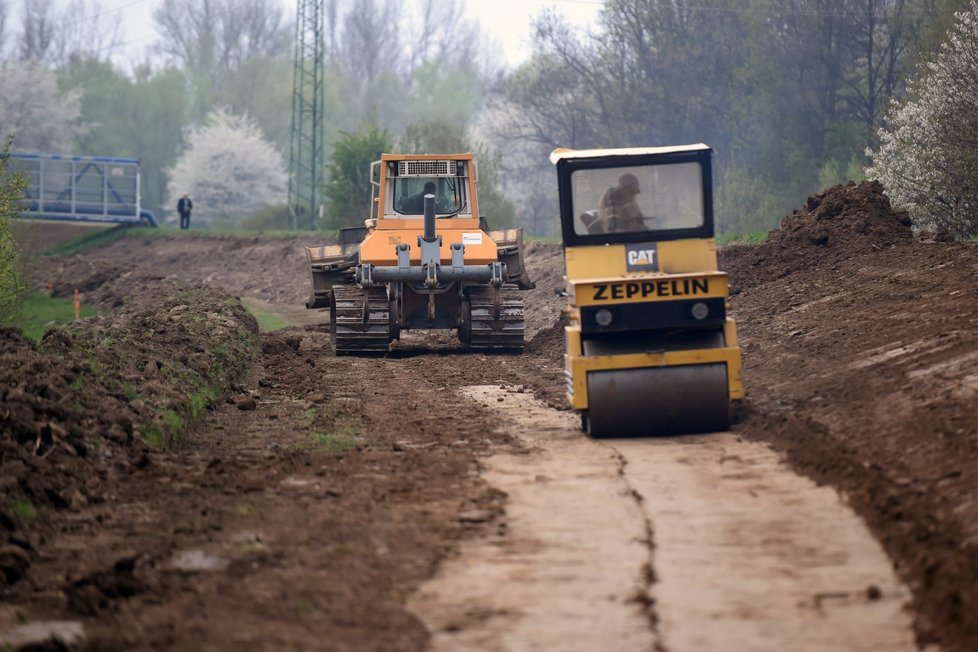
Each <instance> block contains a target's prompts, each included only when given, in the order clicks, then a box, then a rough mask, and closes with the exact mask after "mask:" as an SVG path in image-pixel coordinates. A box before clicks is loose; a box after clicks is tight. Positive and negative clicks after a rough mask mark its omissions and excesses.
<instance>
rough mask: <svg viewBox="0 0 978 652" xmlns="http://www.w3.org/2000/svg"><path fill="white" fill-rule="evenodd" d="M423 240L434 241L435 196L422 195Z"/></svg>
mask: <svg viewBox="0 0 978 652" xmlns="http://www.w3.org/2000/svg"><path fill="white" fill-rule="evenodd" d="M424 241H425V242H434V241H435V196H434V195H425V196H424Z"/></svg>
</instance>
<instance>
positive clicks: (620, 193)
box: [551, 145, 714, 246]
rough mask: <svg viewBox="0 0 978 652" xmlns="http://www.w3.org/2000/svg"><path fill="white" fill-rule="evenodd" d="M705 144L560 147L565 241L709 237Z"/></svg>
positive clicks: (576, 243) (556, 158) (709, 192)
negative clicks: (581, 148) (603, 148)
mask: <svg viewBox="0 0 978 652" xmlns="http://www.w3.org/2000/svg"><path fill="white" fill-rule="evenodd" d="M711 155H712V150H711V149H710V148H709V147H708V146H706V145H686V146H682V147H659V148H641V149H639V148H635V149H618V150H578V151H570V150H557V151H555V152H554V153H553V155H552V156H551V159H552V160H553V162H554V163H555V164H556V165H557V176H558V188H559V193H560V210H561V229H562V231H563V239H564V243H565V245H568V246H587V245H601V244H611V243H628V242H646V241H656V242H659V241H668V240H687V239H706V238H712V237H713V233H714V225H713V192H712V180H711V179H712V177H711Z"/></svg>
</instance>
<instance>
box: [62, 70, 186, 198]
mask: <svg viewBox="0 0 978 652" xmlns="http://www.w3.org/2000/svg"><path fill="white" fill-rule="evenodd" d="M61 87H62V89H64V90H66V91H68V92H71V93H80V92H81V91H82V90H84V95H83V96H82V101H81V115H82V119H83V120H84V121H85V122H86V123H89V124H90V125H91V128H90V130H89V131H88V132H86V133H85V134H83V135H82V136H80V137H79V138H77V139H76V144H75V147H74V150H75V151H76V152H77V153H79V154H83V155H89V156H128V157H133V158H138V159H139V161H140V170H141V174H142V183H141V190H142V199H143V206H144V207H145V208H148V209H149V210H151V211H153V212H154V213H156V214H157V216H159V215H160V213H161V211H162V210H163V209H164V206H163V201H164V197H165V194H166V184H167V177H166V173H165V170H166V169H167V168H169V167H172V166H173V164H174V163H175V162H176V160H177V155H178V154H179V152H180V151H181V143H182V142H183V132H184V128H185V126H186V122H187V107H186V94H185V90H184V89H185V86H184V78H183V75H182V73H181V72H180V71H178V70H176V69H175V68H165V69H162V70H158V71H152V70H151V69H149V68H146V67H142V68H138V69H137V70H136V72H135V75H134V77H129V76H127V75H125V74H123V73H122V71H120V70H119V69H118V68H116V67H115V66H113V65H112V64H111V63H108V62H103V61H97V60H92V59H77V58H76V59H75V60H73V61H72V62H71V63H70V64H69V65H68V66H66V67H65V69H64V70H62V72H61Z"/></svg>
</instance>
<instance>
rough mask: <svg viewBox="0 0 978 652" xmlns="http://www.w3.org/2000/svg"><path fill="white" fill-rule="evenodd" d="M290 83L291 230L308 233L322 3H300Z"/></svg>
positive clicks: (316, 191) (319, 99) (316, 198)
mask: <svg viewBox="0 0 978 652" xmlns="http://www.w3.org/2000/svg"><path fill="white" fill-rule="evenodd" d="M296 4H297V5H298V7H297V10H298V11H297V16H296V21H295V57H294V62H295V63H294V65H295V70H294V73H293V81H292V142H291V147H290V153H289V215H290V217H291V220H292V228H294V229H312V228H315V226H316V220H317V218H318V216H319V205H320V192H321V185H322V181H323V164H324V161H323V138H324V134H323V109H324V103H325V97H326V95H325V87H324V84H323V76H324V74H325V68H324V59H323V50H324V43H323V33H324V31H325V30H324V26H325V23H324V11H323V0H298V2H297V3H296Z"/></svg>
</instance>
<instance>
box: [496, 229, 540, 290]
mask: <svg viewBox="0 0 978 652" xmlns="http://www.w3.org/2000/svg"><path fill="white" fill-rule="evenodd" d="M489 237H490V238H491V239H492V240H493V241H494V242H495V243H496V250H497V251H498V255H499V262H501V263H505V265H506V282H507V283H513V284H514V285H516V286H517V287H518V288H519V289H521V290H532V289H533V288H535V287H536V283H534V282H533V281H531V280H530V276H529V274H527V272H526V265H525V264H524V263H523V227H519V228H516V229H502V230H499V231H490V232H489Z"/></svg>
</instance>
